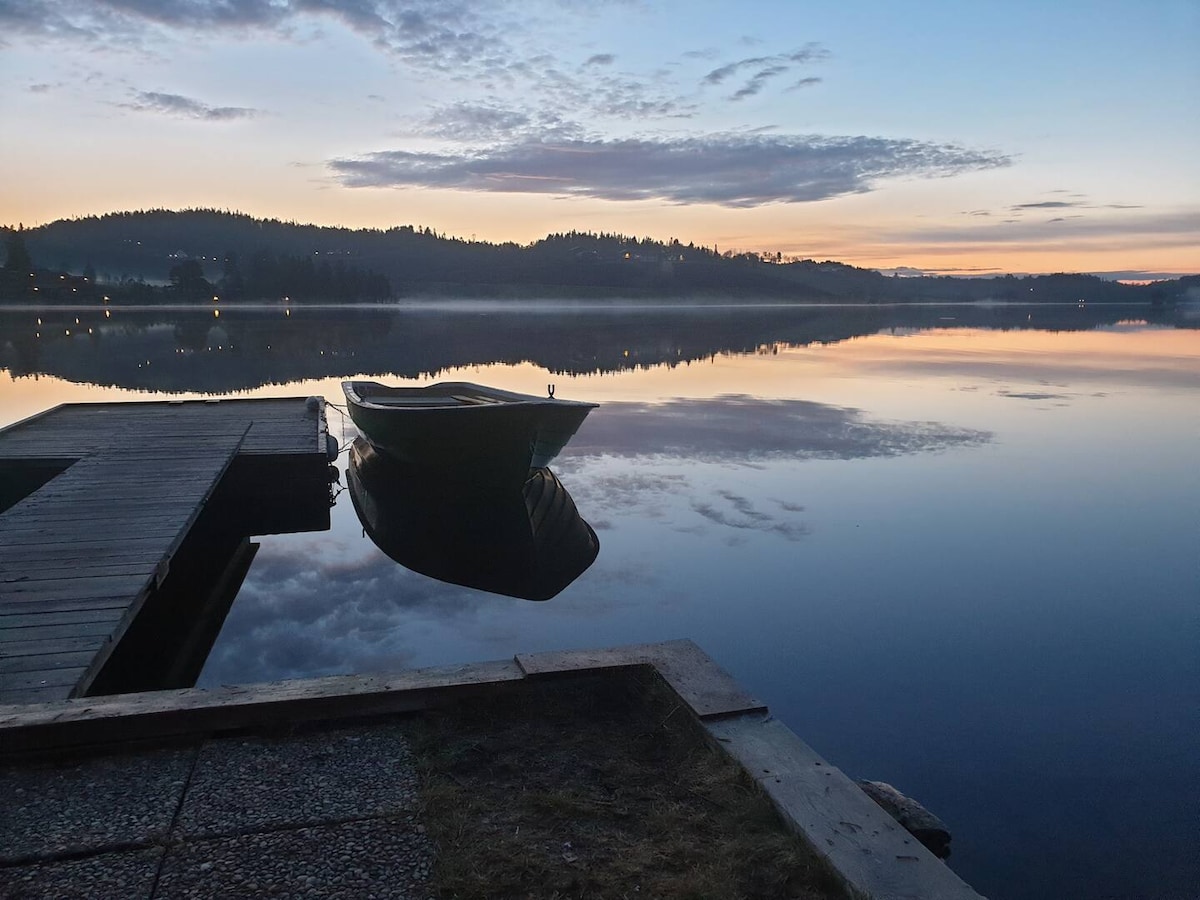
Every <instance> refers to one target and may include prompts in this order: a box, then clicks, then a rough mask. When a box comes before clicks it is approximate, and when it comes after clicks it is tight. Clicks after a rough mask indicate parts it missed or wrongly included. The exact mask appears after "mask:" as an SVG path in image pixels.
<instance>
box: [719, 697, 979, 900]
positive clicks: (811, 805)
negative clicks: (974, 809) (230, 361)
mask: <svg viewBox="0 0 1200 900" xmlns="http://www.w3.org/2000/svg"><path fill="white" fill-rule="evenodd" d="M704 727H705V728H706V729H707V731H708V733H709V734H710V735H712V737H713V738H715V739H716V741H717V743H718V745H719V746H720V747H722V748H723V749H724V750H725V751H726V752H727V753H729V754H730V755H731V756H732V757H733V758H734V759H736V760H737V761H738V762H740V763H741V764H742V766H743V767H744V768H745V769H746V771H748V772H749V773H750V774H751V775H752V776H753V777H754V778H755V779H756V780H757V781H758V783H759V784H760V785H761V786H762V788H763V790H764V791H765V792H766V794H767V796H768V797H770V798H771V801H772V802H773V803H774V804H775V807H776V809H778V810H779V812H780V814H781V815H782V816H783V817H784V820H785V821H787V822H788V823H789V824H790V825H791V827H792V828H793V829H794V830H796V831H797V832H799V833H800V834H801V835H803V836H804V838H805V839H806V840H807V841H808V843H809V844H810V845H812V847H813V848H814V849H815V850H816V851H817V853H819V854H821V855H822V856H824V857H825V858H826V859H827V860H828V861H829V863H830V864H831V865H832V866H833V868H834V869H836V870H837V871H838V872H840V873H841V875H842V877H843V878H845V879H846V883H847V884H848V885H849V886H850V887H851V888H852V889H853V890H854V891H857V892H858V893H859V894H861V895H862V896H864V897H870V898H873V900H980V898H979V894H977V893H976V892H975V891H974V890H972V889H971V887H970V886H968V885H967V884H966V883H965V882H964V881H963V880H962V879H961V878H959V877H958V876H957V875H955V874H954V872H953V871H952V870H950V869H949V868H948V867H947V866H946V864H945V863H943V862H942V861H941V860H939V859H938V858H937V857H935V856H934V855H933V854H932V853H930V852H929V851H928V850H927V849H925V847H924V846H922V844H921V842H920V841H918V840H917V839H916V838H915V837H913V836H912V835H910V834H909V833H908V832H907V831H905V830H904V829H903V828H902V827H901V826H900V825H898V824H897V823H896V822H895V820H894V819H892V817H891V816H889V815H888V814H887V813H886V812H884V811H883V810H882V809H880V808H879V806H877V805H876V804H875V802H874V801H872V800H871V799H870V798H869V797H868V796H867V795H866V794H864V793H863V792H862V789H861V788H859V787H858V785H856V784H855V783H854V782H853V781H851V780H850V779H849V778H848V777H846V775H845V774H844V773H843V772H842V771H841V770H840V769H838V768H837V767H836V766H831V765H830V764H829V763H827V762H826V761H825V760H823V759H822V758H821V757H820V756H819V755H818V754H817V753H816V752H815V751H814V750H813V749H812V748H811V747H809V746H808V745H807V744H806V743H804V741H802V740H801V739H800V738H799V737H797V736H796V735H795V734H794V733H793V732H792V731H791V729H789V728H788V727H787V726H786V725H784V724H783V723H782V722H779V721H778V720H776V719H771V718H767V717H764V716H742V717H739V718H737V719H726V720H723V721H710V722H705V723H704Z"/></svg>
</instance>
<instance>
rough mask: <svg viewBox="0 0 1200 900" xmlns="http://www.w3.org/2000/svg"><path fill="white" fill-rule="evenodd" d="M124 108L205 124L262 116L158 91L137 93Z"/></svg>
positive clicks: (244, 108)
mask: <svg viewBox="0 0 1200 900" xmlns="http://www.w3.org/2000/svg"><path fill="white" fill-rule="evenodd" d="M121 106H122V108H124V109H132V110H134V111H136V112H156V113H164V114H166V115H170V116H180V117H181V118H185V119H200V120H203V121H205V122H229V121H233V120H235V119H253V118H255V117H257V116H260V115H262V111H261V110H257V109H249V108H247V107H244V106H209V105H208V104H207V103H201V102H200V101H199V100H193V99H192V98H191V97H184V96H181V95H180V94H162V93H158V92H156V91H136V92H135V93H134V99H133V101H132V102H130V103H122V104H121Z"/></svg>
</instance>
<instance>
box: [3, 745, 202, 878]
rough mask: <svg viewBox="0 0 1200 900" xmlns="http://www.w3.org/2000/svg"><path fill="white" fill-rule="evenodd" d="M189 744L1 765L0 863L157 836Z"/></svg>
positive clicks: (184, 770) (187, 763) (178, 789)
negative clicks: (140, 751) (179, 746)
mask: <svg viewBox="0 0 1200 900" xmlns="http://www.w3.org/2000/svg"><path fill="white" fill-rule="evenodd" d="M195 755H196V750H195V748H185V749H182V750H179V749H172V750H153V751H149V752H142V753H131V754H126V755H122V756H110V757H98V758H91V759H88V760H86V761H66V762H59V763H53V762H51V763H33V764H27V765H23V766H5V767H4V768H3V769H0V798H3V799H2V801H0V865H5V864H12V863H14V862H17V861H28V860H32V859H35V858H54V857H61V856H63V855H65V854H68V853H70V854H77V853H81V852H87V851H93V852H99V851H102V850H104V849H114V848H116V847H128V846H130V845H137V844H143V845H144V844H148V843H150V842H151V841H162V840H163V839H165V838H166V836H167V832H168V831H169V830H170V828H171V822H172V820H173V819H174V817H175V812H176V810H177V809H178V808H179V797H180V795H181V794H182V793H183V787H184V784H186V782H187V776H188V772H189V771H190V770H191V766H192V761H193V759H194V758H195Z"/></svg>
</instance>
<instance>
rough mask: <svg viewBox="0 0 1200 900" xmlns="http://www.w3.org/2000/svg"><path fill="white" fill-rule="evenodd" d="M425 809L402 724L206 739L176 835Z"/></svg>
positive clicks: (192, 835) (189, 836)
mask: <svg viewBox="0 0 1200 900" xmlns="http://www.w3.org/2000/svg"><path fill="white" fill-rule="evenodd" d="M416 808H417V774H416V771H415V769H414V768H413V764H412V754H411V753H410V752H409V749H408V741H407V740H406V739H405V737H404V733H403V730H402V728H401V726H400V725H399V724H398V723H391V724H389V723H377V724H372V725H365V726H361V727H356V728H345V729H337V730H331V731H320V732H316V733H311V734H304V735H297V736H293V737H288V738H283V739H271V738H260V737H256V738H248V739H238V738H222V739H217V740H210V741H207V742H205V744H204V745H203V747H202V748H201V750H200V755H199V758H198V759H197V761H196V767H195V770H194V771H193V773H192V780H191V783H190V784H189V785H188V790H187V796H186V798H185V799H184V802H183V806H182V808H181V809H180V812H179V819H178V822H177V824H176V827H175V829H174V831H173V832H172V838H173V839H174V840H179V839H181V838H182V839H188V840H190V839H192V838H195V837H197V836H206V835H230V834H239V833H243V832H248V831H255V830H262V829H265V828H280V827H294V826H298V825H314V824H321V823H327V822H330V821H339V820H341V821H345V820H349V819H356V818H366V817H368V816H378V815H397V814H404V813H410V812H413V811H415V810H416Z"/></svg>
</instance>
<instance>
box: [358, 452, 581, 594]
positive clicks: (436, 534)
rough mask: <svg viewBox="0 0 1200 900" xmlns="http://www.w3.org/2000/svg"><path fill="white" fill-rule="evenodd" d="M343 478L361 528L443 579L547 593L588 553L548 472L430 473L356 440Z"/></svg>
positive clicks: (411, 565) (393, 553)
mask: <svg viewBox="0 0 1200 900" xmlns="http://www.w3.org/2000/svg"><path fill="white" fill-rule="evenodd" d="M349 461H350V465H349V468H347V470H346V483H347V485H348V486H349V489H350V498H351V500H352V501H353V502H354V510H355V512H357V513H358V518H359V521H360V522H361V523H362V526H363V530H364V531H365V532H366V533H367V535H368V536H369V537H370V538H371V540H372V541H374V542H375V545H376V546H377V547H379V549H380V550H382V551H383V552H384V553H385V554H387V555H388V556H390V557H391V558H392V559H393V560H395V561H396V562H398V563H400V564H401V565H402V566H404V567H406V568H408V569H412V570H413V571H414V572H419V573H420V574H422V575H428V576H429V577H431V578H436V579H438V580H440V581H445V582H449V583H451V584H457V585H462V586H465V587H470V588H475V589H477V590H482V591H489V592H491V593H494V594H504V595H507V596H510V597H520V598H522V599H525V600H548V599H550V598H551V597H553V596H555V595H556V594H558V593H559V592H560V591H562V590H563V589H564V588H565V587H566V586H567V585H569V584H570V583H571V582H573V581H574V580H575V579H576V578H578V577H579V576H580V575H581V574H582V573H583V572H584V571H585V570H586V569H587V568H588V567H589V566H590V565H591V564H592V562H593V561H595V559H596V555H597V554H598V553H599V552H600V541H599V540H598V539H597V537H596V532H595V531H593V530H592V527H591V526H590V525H589V524H588V523H587V522H586V521H584V519H583V517H582V516H580V515H579V510H578V509H577V508H576V506H575V501H574V500H572V499H571V495H570V494H568V493H567V489H566V488H565V487H563V484H562V482H561V481H559V480H558V476H556V475H555V474H554V473H553V472H552V471H550V469H547V468H534V469H531V470H529V472H528V476H527V477H526V479H525V480H524V481H523V482H519V483H517V484H515V485H514V484H513V483H511V482H510V481H503V482H500V483H482V482H480V481H478V480H477V479H476V480H473V481H472V480H467V479H462V478H459V477H456V476H455V474H454V473H453V471H450V470H442V471H441V472H439V473H437V474H436V475H434V476H433V477H430V472H429V470H428V469H417V470H414V469H413V467H411V466H409V465H406V464H404V463H401V462H398V461H397V460H395V459H394V458H393V457H391V456H388V455H387V454H384V453H380V452H379V451H378V450H376V449H375V448H374V447H373V446H371V445H370V444H369V443H368V442H367V441H365V440H363V439H362V438H357V439H356V440H355V441H354V443H353V444H351V446H350V453H349Z"/></svg>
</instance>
